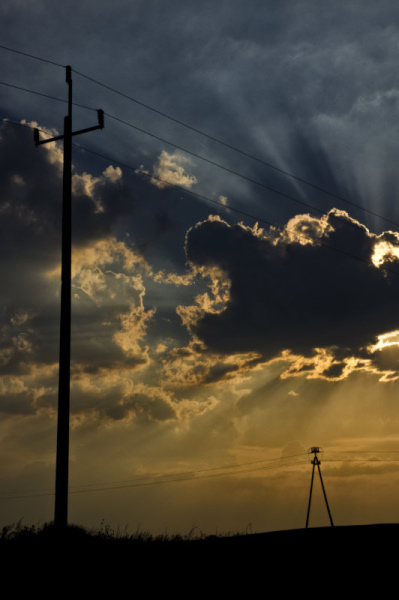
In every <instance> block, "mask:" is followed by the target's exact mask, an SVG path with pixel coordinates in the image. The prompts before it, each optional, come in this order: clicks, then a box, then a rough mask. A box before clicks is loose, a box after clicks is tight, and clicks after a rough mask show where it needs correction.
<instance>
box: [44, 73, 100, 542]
mask: <svg viewBox="0 0 399 600" xmlns="http://www.w3.org/2000/svg"><path fill="white" fill-rule="evenodd" d="M66 82H67V84H68V114H67V116H66V117H65V119H64V134H63V135H58V136H56V137H53V138H51V139H44V140H41V139H40V137H39V130H38V129H35V130H34V140H35V144H36V146H40V145H42V144H48V143H50V142H56V141H57V140H64V173H63V196H62V250H61V322H60V354H59V376H58V422H57V458H56V471H55V510H54V525H55V526H56V528H57V529H59V530H61V529H66V527H67V525H68V466H69V464H68V463H69V388H70V362H71V240H72V136H74V135H80V134H81V133H87V132H89V131H94V130H96V129H103V127H104V112H103V111H102V110H98V111H97V114H98V125H96V126H95V127H89V128H87V129H80V130H79V131H75V132H73V131H72V69H71V67H69V66H68V67H66Z"/></svg>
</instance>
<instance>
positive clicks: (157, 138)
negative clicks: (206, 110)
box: [104, 113, 399, 227]
mask: <svg viewBox="0 0 399 600" xmlns="http://www.w3.org/2000/svg"><path fill="white" fill-rule="evenodd" d="M104 114H105V115H107V117H109V118H110V119H114V120H115V121H118V122H119V123H122V124H123V125H126V126H128V127H131V128H132V129H135V130H136V131H140V132H141V133H144V134H145V135H148V136H149V137H152V138H154V139H156V140H158V141H160V142H163V143H164V144H169V145H170V146H173V147H174V148H177V149H178V150H181V151H182V152H185V153H186V154H189V155H191V156H194V157H195V158H198V159H199V160H202V161H204V162H206V163H208V164H210V165H213V166H214V167H217V168H218V169H222V170H223V171H227V173H230V174H232V175H236V176H237V177H240V178H241V179H244V180H246V181H249V182H250V183H253V184H255V185H258V186H260V187H262V188H264V189H266V190H268V191H269V192H273V193H274V194H278V195H279V196H283V197H284V198H286V199H288V200H292V201H293V202H296V203H297V204H301V205H302V206H306V208H310V209H311V210H315V211H317V212H318V213H320V214H322V215H325V214H326V213H325V212H324V211H323V210H321V209H320V208H317V207H316V206H312V205H311V204H309V203H308V202H305V201H304V200H299V199H298V198H295V197H294V196H291V195H290V194H286V193H284V192H281V191H280V190H277V189H276V188H273V187H271V186H269V185H266V184H264V183H262V182H260V181H257V180H256V179H252V178H251V177H248V176H247V175H243V174H242V173H239V172H238V171H235V170H234V169H230V168H229V167H225V166H224V165H221V164H219V163H217V162H215V161H214V160H211V159H209V158H205V156H201V155H200V154H197V153H196V152H192V151H191V150H188V149H187V148H184V147H183V146H179V145H177V144H176V143H175V142H171V141H170V140H166V139H165V138H161V137H160V136H158V135H155V134H154V133H150V132H149V131H146V130H145V129H142V128H141V127H137V125H133V123H128V122H127V121H124V120H122V119H120V118H119V117H115V116H113V115H111V114H109V113H104ZM340 200H342V201H343V202H346V203H348V204H351V205H352V206H356V207H357V208H359V209H361V210H362V211H364V212H365V213H368V214H370V215H373V216H374V217H378V218H379V219H382V220H384V221H387V222H388V223H391V224H392V225H396V226H397V227H399V223H398V222H396V221H393V220H392V219H389V218H388V217H383V216H382V215H379V214H377V213H375V212H373V211H372V210H369V209H367V208H364V207H362V206H360V205H357V204H354V203H353V202H351V201H349V200H345V199H343V198H340ZM335 218H337V219H339V217H335ZM339 220H341V221H342V219H339ZM345 223H346V224H347V225H352V223H351V222H350V221H345Z"/></svg>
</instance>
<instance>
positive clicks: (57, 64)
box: [0, 45, 66, 68]
mask: <svg viewBox="0 0 399 600" xmlns="http://www.w3.org/2000/svg"><path fill="white" fill-rule="evenodd" d="M0 48H2V49H3V50H9V51H10V52H15V54H22V56H28V57H29V58H34V59H35V60H40V61H42V62H45V63H48V64H50V65H55V66H56V67H64V68H65V66H66V65H61V64H60V63H57V62H54V61H53V60H48V59H47V58H42V57H40V56H34V55H33V54H28V53H27V52H21V50H15V49H14V48H9V47H8V46H2V45H0Z"/></svg>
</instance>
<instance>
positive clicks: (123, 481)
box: [9, 452, 307, 494]
mask: <svg viewBox="0 0 399 600" xmlns="http://www.w3.org/2000/svg"><path fill="white" fill-rule="evenodd" d="M299 456H307V454H306V453H303V452H302V453H301V454H290V455H288V456H280V457H278V458H266V459H263V460H255V461H250V462H245V463H234V464H230V465H222V466H218V467H208V468H206V469H197V470H193V469H191V470H190V471H178V472H176V471H175V472H173V473H163V474H162V475H151V474H149V475H146V476H143V477H135V478H134V479H125V480H122V481H115V480H113V481H101V482H98V481H97V482H94V483H86V484H82V485H76V484H75V485H70V486H69V489H70V490H72V489H75V488H86V487H93V486H100V485H101V486H104V485H116V484H121V483H136V482H139V481H147V480H148V479H152V480H154V479H155V480H156V479H160V478H162V479H164V478H165V477H182V476H183V475H194V474H198V473H206V472H209V471H221V470H225V469H235V468H239V467H245V466H248V465H257V464H262V463H271V462H276V461H278V460H280V461H281V460H289V459H291V458H298V457H299ZM49 489H50V488H44V489H37V490H19V491H18V492H9V494H36V493H38V492H46V491H49ZM51 489H53V488H51Z"/></svg>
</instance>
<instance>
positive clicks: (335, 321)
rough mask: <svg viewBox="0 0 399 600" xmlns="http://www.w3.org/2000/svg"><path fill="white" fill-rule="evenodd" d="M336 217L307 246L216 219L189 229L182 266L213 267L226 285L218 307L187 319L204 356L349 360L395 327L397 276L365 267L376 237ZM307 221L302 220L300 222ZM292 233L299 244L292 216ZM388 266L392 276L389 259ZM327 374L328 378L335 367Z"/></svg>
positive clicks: (398, 267) (310, 236)
mask: <svg viewBox="0 0 399 600" xmlns="http://www.w3.org/2000/svg"><path fill="white" fill-rule="evenodd" d="M337 216H338V213H336V212H332V213H330V214H329V215H328V217H327V218H326V219H324V224H325V226H326V227H325V229H324V231H323V232H321V233H320V232H319V235H318V236H316V235H315V233H314V232H315V230H314V229H312V228H311V227H310V228H308V229H307V231H308V234H307V239H308V240H312V239H314V240H315V242H314V243H308V244H301V243H299V241H295V239H292V238H291V239H287V238H286V237H284V234H281V236H278V235H277V234H276V233H274V234H273V235H269V236H267V235H257V234H256V232H254V231H253V230H251V229H248V228H245V227H243V226H241V225H239V224H238V225H234V226H229V225H227V223H225V222H223V221H220V220H208V221H205V222H202V223H199V224H198V225H197V226H196V227H194V228H192V229H190V230H189V232H188V234H187V242H186V252H187V258H188V260H189V261H190V262H191V263H192V264H193V265H194V266H196V267H205V268H209V267H218V268H219V269H221V270H222V271H223V272H224V273H225V274H226V275H227V277H228V279H229V280H230V282H231V288H230V300H229V301H228V302H227V303H226V307H225V309H224V310H223V311H221V312H220V313H212V312H206V311H204V312H203V313H202V315H201V316H200V317H199V318H198V320H196V319H195V318H193V320H192V323H191V325H190V326H191V331H192V333H193V334H194V335H195V336H198V338H199V339H200V340H202V341H203V342H204V343H205V344H206V345H207V347H208V349H209V350H210V351H213V352H221V353H225V354H227V353H232V352H236V353H238V352H259V353H261V354H262V355H263V356H264V357H265V358H266V359H267V358H271V357H272V356H276V355H277V354H279V353H280V352H281V351H283V350H288V349H289V350H291V351H293V352H294V353H298V354H308V355H309V353H311V352H312V350H313V349H314V348H330V347H332V348H334V347H339V348H340V349H341V350H342V349H344V350H345V353H347V354H350V353H351V352H356V351H358V350H359V349H360V348H362V347H364V346H366V345H369V344H371V343H373V342H375V341H376V336H377V335H379V334H382V333H384V332H387V331H391V330H394V329H397V328H399V317H398V311H397V302H398V297H399V275H395V274H392V273H390V272H387V271H384V270H382V269H379V268H377V267H375V266H374V265H372V264H370V260H371V257H372V255H373V250H374V244H375V242H376V237H375V236H373V235H372V234H370V233H369V232H368V230H366V229H365V228H364V226H362V225H361V224H360V223H357V222H355V221H353V220H351V219H350V218H349V217H348V216H345V215H344V214H341V215H340V219H339V220H338V219H337ZM308 219H309V217H307V216H303V217H302V220H303V221H304V222H305V224H306V221H307V220H308ZM314 222H317V221H315V220H314V221H313V223H314ZM320 222H322V221H320ZM289 227H290V224H288V226H287V231H288V230H289ZM294 231H295V233H294V234H293V235H294V238H295V236H297V234H298V232H299V237H297V238H296V239H297V240H298V239H299V240H300V241H304V237H303V236H304V233H303V231H304V229H303V224H302V223H301V218H300V217H298V218H297V220H296V224H295V229H294ZM319 241H320V242H321V243H322V244H325V245H328V246H331V247H332V248H337V249H338V250H340V251H341V252H344V253H347V254H346V255H345V254H341V253H337V252H334V251H333V250H332V249H331V248H327V247H324V246H323V245H320V243H317V242H319ZM396 245H397V241H396ZM349 254H352V255H354V256H355V257H358V259H355V258H353V257H351V256H349ZM359 259H360V260H359ZM389 265H390V268H391V269H392V270H395V269H396V271H398V272H399V265H398V264H397V261H394V262H390V263H389ZM332 369H333V374H334V375H335V376H336V375H337V369H338V370H339V368H338V366H336V365H335V366H334V367H333V368H332ZM330 375H331V374H330Z"/></svg>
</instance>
